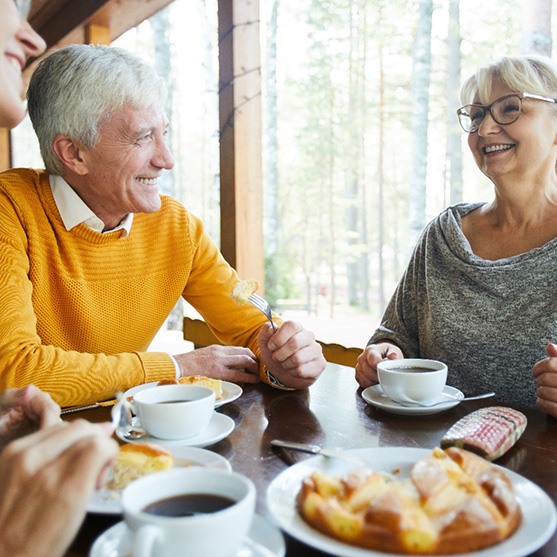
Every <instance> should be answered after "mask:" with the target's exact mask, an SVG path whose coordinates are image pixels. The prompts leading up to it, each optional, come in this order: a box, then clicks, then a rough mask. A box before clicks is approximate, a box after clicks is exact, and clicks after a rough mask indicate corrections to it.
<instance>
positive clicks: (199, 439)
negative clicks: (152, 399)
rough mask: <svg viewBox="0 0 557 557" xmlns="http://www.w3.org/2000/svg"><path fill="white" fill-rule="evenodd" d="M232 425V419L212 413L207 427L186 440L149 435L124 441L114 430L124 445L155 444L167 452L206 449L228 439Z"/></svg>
mask: <svg viewBox="0 0 557 557" xmlns="http://www.w3.org/2000/svg"><path fill="white" fill-rule="evenodd" d="M234 425H235V424H234V420H233V419H232V418H229V417H228V416H225V415H224V414H219V413H218V412H214V413H213V417H212V418H211V421H210V422H209V425H208V426H207V427H206V428H205V429H204V430H203V431H202V432H201V433H199V434H198V435H194V436H193V437H188V438H187V439H172V440H170V439H159V438H158V437H152V436H151V435H146V436H145V437H140V438H138V439H125V438H124V437H123V436H122V432H121V431H119V430H116V435H117V436H118V437H119V438H120V439H121V440H122V441H124V442H126V443H155V444H157V445H160V446H161V447H165V448H166V449H169V450H170V449H172V448H173V447H207V446H208V445H212V444H213V443H216V442H217V441H220V440H221V439H224V438H225V437H228V436H229V435H230V434H231V433H232V431H233V429H234Z"/></svg>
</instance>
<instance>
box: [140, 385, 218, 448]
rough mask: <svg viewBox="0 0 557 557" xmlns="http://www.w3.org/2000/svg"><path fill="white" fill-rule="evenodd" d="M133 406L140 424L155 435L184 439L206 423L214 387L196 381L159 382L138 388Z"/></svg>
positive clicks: (212, 399)
mask: <svg viewBox="0 0 557 557" xmlns="http://www.w3.org/2000/svg"><path fill="white" fill-rule="evenodd" d="M133 407H134V410H135V413H136V414H137V416H138V417H139V421H140V422H141V427H142V428H143V429H144V430H145V431H146V432H147V433H149V434H150V435H152V436H153V437H158V438H159V439H187V438H188V437H193V436H195V435H198V434H199V433H201V432H202V431H203V429H205V428H206V427H207V425H208V424H209V422H210V421H211V417H212V416H213V412H214V409H215V391H213V390H212V389H209V388H208V387H201V386H199V385H161V386H160V387H152V388H150V389H145V390H143V391H139V392H138V393H137V394H135V395H134V396H133Z"/></svg>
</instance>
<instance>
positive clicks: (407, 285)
mask: <svg viewBox="0 0 557 557" xmlns="http://www.w3.org/2000/svg"><path fill="white" fill-rule="evenodd" d="M480 205H481V204H480V203H475V204H468V203H466V204H464V203H463V204H459V205H456V206H454V207H449V208H448V209H446V210H445V211H444V212H443V213H441V214H440V215H439V216H438V217H437V218H436V219H435V220H433V221H432V222H431V223H430V224H429V225H428V226H427V227H426V229H425V230H424V232H423V234H422V236H421V238H420V240H419V242H418V244H417V246H416V248H415V250H414V253H413V254H412V258H411V260H410V263H409V265H408V268H407V269H406V271H405V273H404V275H403V277H402V279H401V281H400V283H399V284H398V286H397V289H396V291H395V293H394V295H393V297H392V299H391V300H390V302H389V305H388V307H387V309H386V311H385V314H384V316H383V319H382V323H381V326H380V327H379V328H378V329H377V330H376V331H375V333H374V334H373V336H372V337H371V339H370V342H377V341H378V340H380V339H386V340H391V341H393V342H394V343H396V344H397V345H398V346H400V348H401V349H402V351H403V352H404V355H405V356H407V357H421V358H432V359H437V360H442V361H444V362H445V363H447V365H448V367H449V377H448V380H447V384H448V385H451V386H453V387H457V388H459V389H461V390H462V391H464V392H465V394H475V393H482V392H484V391H491V390H493V391H495V392H496V394H497V398H501V399H502V400H506V401H509V402H517V403H522V404H527V405H530V406H532V405H534V403H535V400H536V397H535V383H534V381H533V379H532V375H531V368H532V366H533V364H534V363H536V362H537V361H538V360H541V359H542V358H545V357H546V353H545V346H546V344H547V343H548V342H556V341H557V296H556V294H557V285H556V284H555V278H556V274H557V273H556V271H557V239H553V240H551V241H550V242H548V243H547V244H545V245H544V246H542V247H539V248H535V249H533V250H531V251H529V252H527V253H524V254H520V255H517V256H514V257H509V258H506V259H500V260H497V261H487V260H485V259H481V258H480V257H477V256H476V255H474V254H473V253H472V251H471V249H470V244H469V243H468V240H467V239H466V238H465V236H464V234H463V233H462V228H461V218H462V217H463V216H464V215H466V214H467V213H469V212H470V211H472V210H474V209H476V208H478V207H479V206H480Z"/></svg>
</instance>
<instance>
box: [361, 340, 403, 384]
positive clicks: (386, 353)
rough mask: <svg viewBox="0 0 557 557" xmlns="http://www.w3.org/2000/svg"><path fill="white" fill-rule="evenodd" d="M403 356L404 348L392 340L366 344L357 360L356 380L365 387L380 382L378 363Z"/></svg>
mask: <svg viewBox="0 0 557 557" xmlns="http://www.w3.org/2000/svg"><path fill="white" fill-rule="evenodd" d="M403 357H404V355H403V354H402V350H401V349H400V348H399V347H398V346H397V345H396V344H392V343H391V342H380V343H379V344H370V345H369V346H366V348H365V350H364V351H363V352H362V353H361V354H360V355H359V356H358V360H357V362H356V381H357V382H358V383H359V385H360V387H362V388H363V389H365V388H367V387H370V386H371V385H376V384H377V383H378V382H379V379H378V377H377V364H378V363H379V362H381V361H383V360H397V359H399V358H403Z"/></svg>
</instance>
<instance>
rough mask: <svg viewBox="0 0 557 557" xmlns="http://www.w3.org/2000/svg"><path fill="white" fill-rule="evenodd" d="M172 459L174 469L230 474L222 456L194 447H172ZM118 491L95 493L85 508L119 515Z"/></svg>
mask: <svg viewBox="0 0 557 557" xmlns="http://www.w3.org/2000/svg"><path fill="white" fill-rule="evenodd" d="M169 451H170V452H171V453H172V456H173V457H174V467H175V468H179V467H181V466H184V467H186V466H206V467H207V468H217V469H219V470H226V471H227V472H230V471H231V470H232V466H231V465H230V462H228V460H226V458H224V457H223V456H221V455H220V454H217V453H213V452H211V451H207V450H206V449H198V448H196V447H172V448H170V449H169ZM120 494H121V490H119V489H107V488H102V489H98V490H97V491H95V493H94V494H93V498H92V499H91V501H90V502H89V505H88V506H87V511H88V512H91V513H99V514H121V513H122V507H121V506H120Z"/></svg>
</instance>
